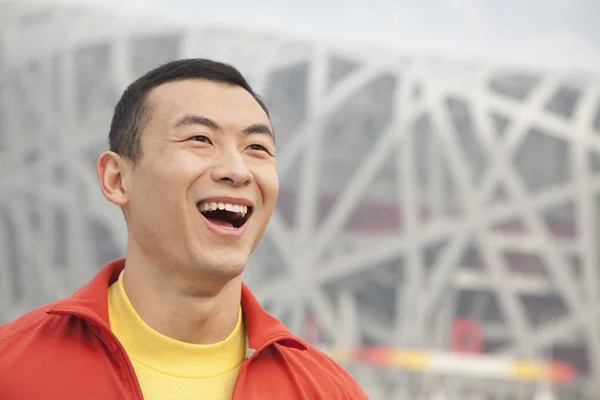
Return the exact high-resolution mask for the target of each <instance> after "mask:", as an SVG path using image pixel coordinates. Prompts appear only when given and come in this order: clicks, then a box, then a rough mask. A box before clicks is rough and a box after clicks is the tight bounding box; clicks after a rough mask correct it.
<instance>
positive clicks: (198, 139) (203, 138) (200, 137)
mask: <svg viewBox="0 0 600 400" xmlns="http://www.w3.org/2000/svg"><path fill="white" fill-rule="evenodd" d="M189 140H193V141H195V142H200V143H211V144H212V142H211V141H210V139H209V138H207V137H206V136H204V135H197V136H192V137H191V138H189Z"/></svg>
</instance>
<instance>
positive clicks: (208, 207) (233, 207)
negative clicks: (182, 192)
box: [200, 201, 248, 216]
mask: <svg viewBox="0 0 600 400" xmlns="http://www.w3.org/2000/svg"><path fill="white" fill-rule="evenodd" d="M214 210H226V211H231V212H235V213H240V214H242V216H244V215H246V213H248V207H247V206H240V205H237V204H229V203H217V202H214V201H204V202H202V203H201V204H200V211H214Z"/></svg>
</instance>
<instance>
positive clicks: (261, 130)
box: [174, 114, 275, 140]
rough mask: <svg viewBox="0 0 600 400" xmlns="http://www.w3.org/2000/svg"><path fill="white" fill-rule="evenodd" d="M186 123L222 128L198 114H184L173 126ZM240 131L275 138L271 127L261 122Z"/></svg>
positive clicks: (216, 128)
mask: <svg viewBox="0 0 600 400" xmlns="http://www.w3.org/2000/svg"><path fill="white" fill-rule="evenodd" d="M186 125H201V126H205V127H207V128H210V129H213V130H215V131H218V130H222V129H223V128H222V127H221V125H219V124H218V123H217V122H216V121H214V120H212V119H210V118H207V117H204V116H202V115H198V114H186V115H184V116H183V117H181V118H180V119H178V120H177V122H175V125H174V126H175V128H178V127H180V126H186ZM242 132H244V133H246V134H249V135H250V134H254V133H258V134H264V135H269V136H271V137H272V138H273V140H275V135H273V131H272V130H271V128H269V126H268V125H266V124H263V123H256V124H252V125H250V126H248V127H246V128H244V129H243V130H242Z"/></svg>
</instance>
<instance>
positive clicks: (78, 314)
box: [46, 309, 144, 400]
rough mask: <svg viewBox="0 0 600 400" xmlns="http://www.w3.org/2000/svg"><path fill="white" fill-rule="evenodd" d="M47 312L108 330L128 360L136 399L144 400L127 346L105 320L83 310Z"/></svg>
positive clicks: (128, 369) (128, 370)
mask: <svg viewBox="0 0 600 400" xmlns="http://www.w3.org/2000/svg"><path fill="white" fill-rule="evenodd" d="M46 313H48V314H57V315H73V316H76V317H79V318H81V319H84V320H86V321H89V322H92V323H93V324H95V325H96V326H98V327H99V328H101V329H103V330H104V331H105V332H108V334H109V336H110V337H111V338H112V339H113V340H114V342H115V343H116V344H117V346H118V348H119V351H120V352H121V355H123V356H124V358H125V361H126V364H127V372H128V373H129V378H130V379H131V381H132V382H133V384H134V387H135V391H136V394H137V398H136V400H144V394H143V393H142V388H141V387H140V382H139V381H138V378H137V375H136V373H135V369H133V364H132V363H131V360H130V359H129V356H128V355H127V352H126V351H125V348H124V347H123V345H122V344H121V342H119V339H117V337H116V336H115V334H114V333H112V331H111V330H110V328H109V327H108V326H106V324H105V323H104V322H102V321H101V320H100V319H99V318H96V317H94V316H93V315H90V314H85V313H81V312H77V311H67V310H57V309H53V310H46ZM99 339H100V338H99ZM100 340H102V339H100ZM109 350H110V349H109Z"/></svg>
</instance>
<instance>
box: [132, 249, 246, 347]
mask: <svg viewBox="0 0 600 400" xmlns="http://www.w3.org/2000/svg"><path fill="white" fill-rule="evenodd" d="M127 253H128V254H127V257H126V264H125V271H124V272H123V274H124V275H123V286H124V288H125V293H126V294H127V297H128V298H129V301H130V302H131V304H132V305H133V307H134V308H135V310H136V312H137V313H138V314H139V316H140V317H141V318H142V320H144V322H145V323H146V324H148V326H150V327H151V328H152V329H154V330H155V331H157V332H159V333H161V334H163V335H165V336H168V337H170V338H172V339H175V340H179V341H182V342H187V343H194V344H212V343H217V342H220V341H223V340H225V339H226V338H227V336H229V334H230V333H231V332H232V331H233V329H234V328H235V325H236V323H237V319H238V313H239V309H240V302H241V286H242V280H241V276H238V277H236V278H234V279H231V280H229V281H225V282H222V281H221V282H215V281H214V278H213V279H211V278H203V277H201V276H198V274H194V273H190V272H189V271H186V270H185V268H184V267H181V266H173V265H164V264H163V265H157V263H153V262H152V260H151V259H148V258H147V257H140V256H139V254H138V255H134V254H130V252H129V251H128V252H127Z"/></svg>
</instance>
